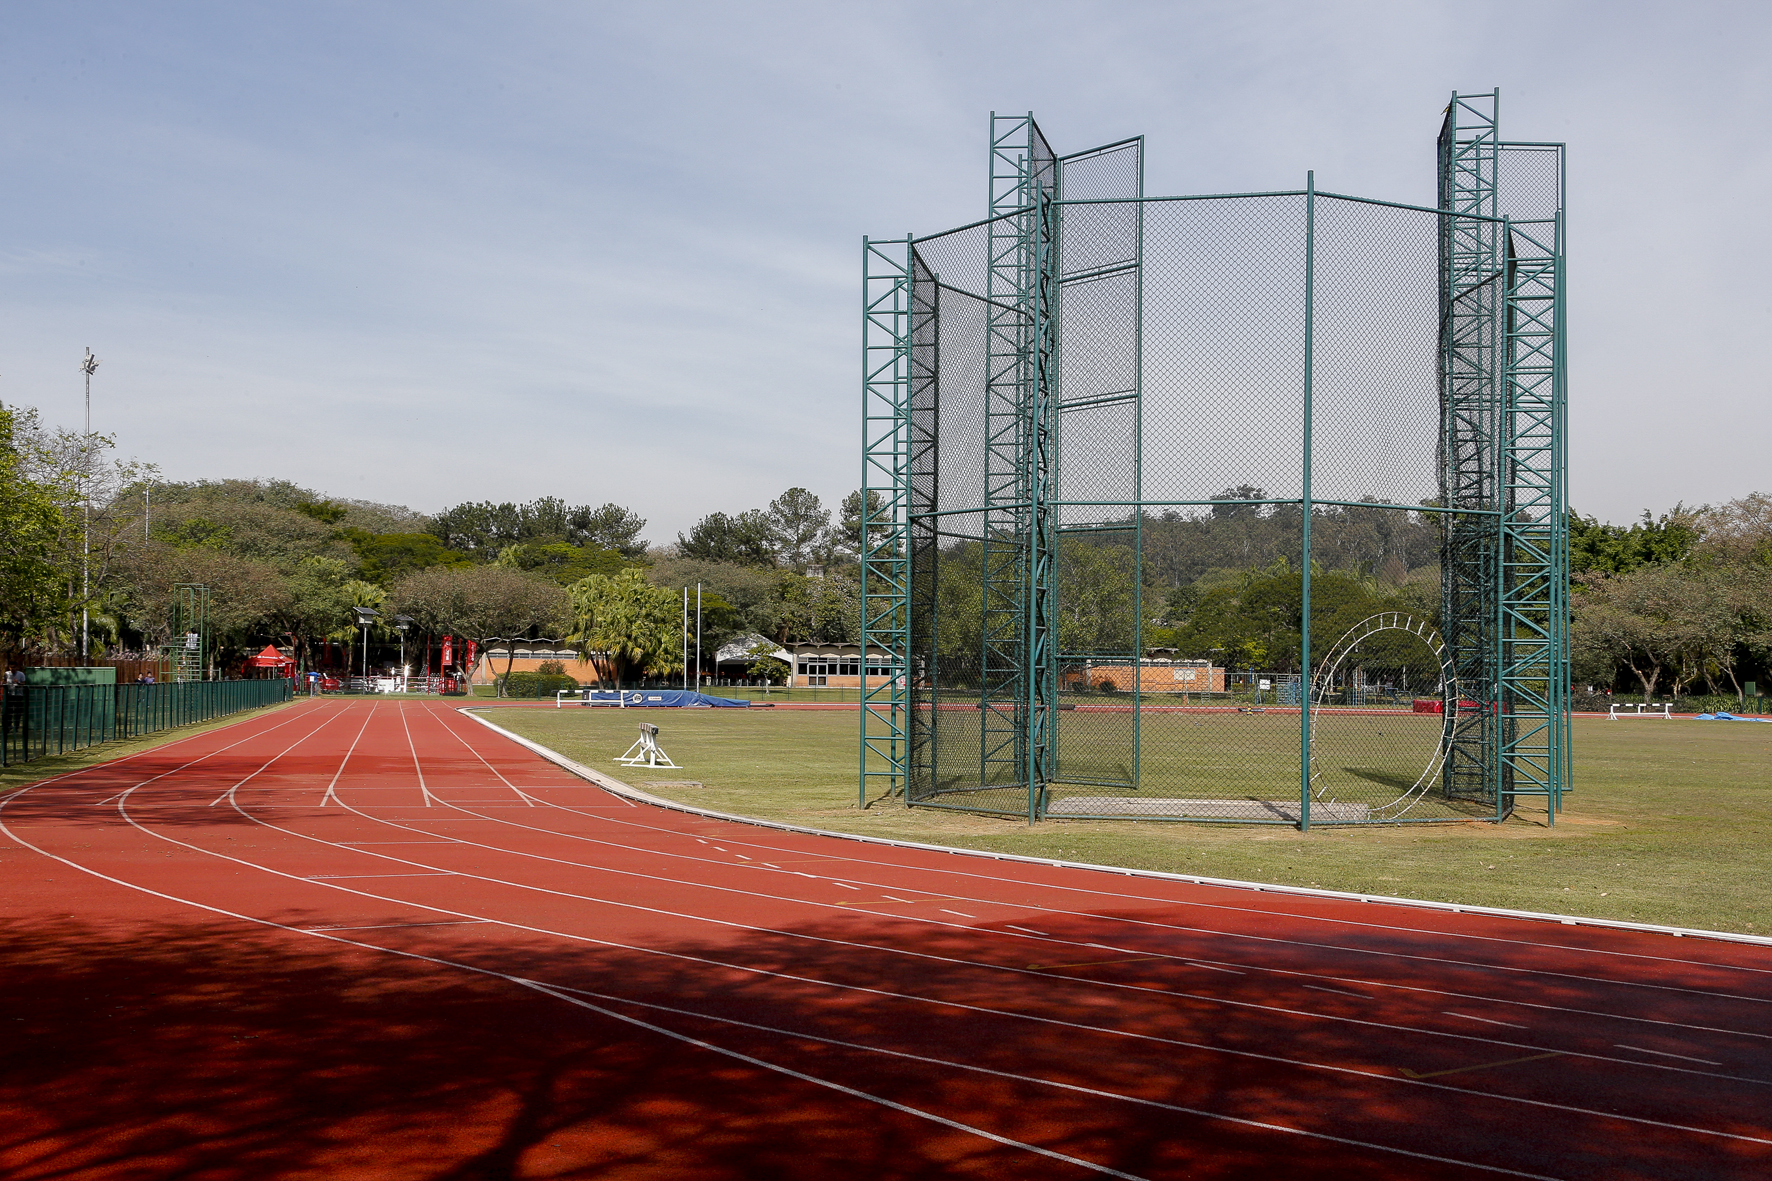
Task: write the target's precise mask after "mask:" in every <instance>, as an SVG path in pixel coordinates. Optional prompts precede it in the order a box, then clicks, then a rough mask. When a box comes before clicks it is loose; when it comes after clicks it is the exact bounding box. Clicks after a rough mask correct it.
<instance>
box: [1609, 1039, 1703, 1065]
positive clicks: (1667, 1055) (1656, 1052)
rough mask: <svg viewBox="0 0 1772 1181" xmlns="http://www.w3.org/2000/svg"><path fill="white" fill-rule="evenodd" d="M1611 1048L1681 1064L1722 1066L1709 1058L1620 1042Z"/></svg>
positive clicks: (1614, 1043)
mask: <svg viewBox="0 0 1772 1181" xmlns="http://www.w3.org/2000/svg"><path fill="white" fill-rule="evenodd" d="M1612 1046H1613V1048H1614V1049H1618V1050H1630V1051H1632V1052H1634V1053H1637V1054H1654V1055H1656V1056H1657V1057H1660V1058H1678V1059H1679V1060H1680V1061H1682V1062H1696V1063H1698V1064H1699V1065H1701V1066H1721V1065H1722V1063H1721V1062H1712V1061H1711V1060H1710V1059H1709V1058H1694V1057H1692V1056H1691V1055H1690V1054H1670V1053H1668V1052H1667V1051H1666V1050H1645V1049H1644V1048H1643V1047H1641V1046H1627V1045H1624V1044H1623V1043H1622V1042H1613V1043H1612Z"/></svg>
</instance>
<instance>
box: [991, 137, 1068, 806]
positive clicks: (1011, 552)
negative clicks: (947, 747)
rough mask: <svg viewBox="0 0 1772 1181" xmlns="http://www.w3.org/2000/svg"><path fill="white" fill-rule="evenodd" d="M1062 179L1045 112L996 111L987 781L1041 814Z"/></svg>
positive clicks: (1045, 747)
mask: <svg viewBox="0 0 1772 1181" xmlns="http://www.w3.org/2000/svg"><path fill="white" fill-rule="evenodd" d="M1056 186H1057V163H1056V161H1055V159H1054V158H1053V155H1052V152H1051V149H1050V148H1049V147H1047V146H1046V140H1045V137H1044V136H1043V135H1042V134H1041V133H1040V128H1039V125H1038V124H1037V123H1035V122H1034V117H1033V114H1032V113H1031V112H1030V113H1028V114H1025V115H999V114H997V113H996V112H995V111H993V112H991V125H990V217H991V221H990V223H989V229H988V242H989V247H988V249H989V272H988V274H987V276H986V280H985V295H986V298H987V300H988V301H989V302H988V303H987V304H986V306H985V321H986V323H985V341H986V344H985V348H986V358H985V365H986V372H985V473H984V527H983V535H984V540H983V557H982V570H983V582H984V585H983V588H982V593H983V600H982V602H983V613H984V626H983V628H982V636H981V650H980V653H979V686H978V708H979V723H980V724H979V752H978V758H979V782H980V783H981V784H998V785H1004V786H1008V785H1011V784H1017V783H1020V784H1025V785H1026V786H1027V788H1028V805H1027V807H1028V818H1029V819H1030V820H1031V819H1033V818H1034V816H1035V815H1036V814H1037V811H1038V808H1039V798H1040V789H1039V785H1040V784H1041V783H1042V782H1043V778H1044V777H1043V775H1042V774H1041V770H1042V768H1043V767H1045V765H1046V762H1047V756H1048V755H1049V744H1048V743H1047V742H1046V741H1045V739H1046V736H1047V724H1046V720H1045V718H1044V717H1043V716H1042V717H1040V718H1038V719H1036V716H1035V715H1036V714H1040V713H1042V710H1041V707H1040V705H1039V703H1040V702H1041V701H1043V699H1044V696H1045V695H1044V694H1043V693H1042V692H1041V681H1042V679H1043V677H1042V673H1041V668H1042V664H1041V657H1040V656H1037V655H1036V648H1037V646H1038V642H1039V641H1038V638H1037V633H1042V632H1043V631H1044V630H1045V623H1046V621H1048V620H1049V619H1050V616H1049V615H1048V614H1046V613H1045V611H1044V607H1045V606H1046V604H1045V603H1044V602H1043V601H1042V599H1041V594H1042V591H1043V590H1048V591H1049V589H1050V575H1051V563H1050V555H1049V553H1048V554H1044V556H1043V552H1044V551H1045V550H1046V548H1047V546H1046V541H1047V538H1046V535H1045V533H1044V532H1043V530H1042V524H1043V523H1044V522H1043V521H1042V520H1041V519H1039V518H1040V517H1041V515H1042V514H1040V513H1039V512H1038V510H1037V509H1036V506H1037V505H1040V504H1041V502H1042V500H1041V493H1042V492H1043V491H1044V488H1043V486H1042V482H1043V478H1044V476H1045V474H1046V471H1047V470H1048V469H1047V467H1046V465H1045V464H1044V462H1043V460H1044V458H1045V452H1044V449H1043V448H1042V447H1041V446H1040V440H1041V436H1042V434H1043V431H1042V429H1041V428H1040V427H1039V426H1038V425H1036V424H1039V423H1040V422H1042V419H1041V418H1040V413H1041V408H1040V407H1038V406H1037V405H1036V397H1037V387H1038V385H1039V383H1040V382H1042V381H1044V380H1046V378H1047V374H1048V368H1047V367H1046V366H1045V365H1044V364H1043V362H1042V357H1041V356H1040V355H1039V354H1040V353H1041V351H1042V346H1043V345H1044V344H1045V343H1046V338H1048V337H1050V336H1051V335H1053V334H1052V333H1051V332H1047V331H1045V330H1044V328H1043V326H1042V324H1041V323H1040V320H1039V314H1040V307H1039V306H1038V305H1039V303H1040V292H1041V288H1042V284H1041V281H1040V279H1039V278H1038V277H1037V276H1038V275H1039V274H1040V273H1041V271H1042V270H1043V269H1044V268H1045V267H1046V265H1047V264H1048V262H1049V259H1048V255H1049V254H1051V255H1052V257H1053V258H1055V257H1056V253H1055V251H1049V250H1048V249H1047V243H1048V242H1049V234H1050V231H1051V224H1050V223H1051V218H1052V210H1051V208H1050V198H1051V197H1052V196H1053V194H1054V190H1055V188H1056ZM1048 324H1049V321H1048ZM1042 579H1044V580H1045V581H1044V583H1042ZM1054 683H1056V681H1055V680H1054Z"/></svg>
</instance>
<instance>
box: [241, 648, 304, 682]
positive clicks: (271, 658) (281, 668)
mask: <svg viewBox="0 0 1772 1181" xmlns="http://www.w3.org/2000/svg"><path fill="white" fill-rule="evenodd" d="M267 670H268V671H267ZM240 673H241V675H242V676H245V677H293V676H294V675H295V657H293V656H285V655H283V653H281V652H279V651H277V649H276V648H275V647H274V646H273V645H271V644H266V645H265V650H264V651H263V652H260V653H259V654H258V655H257V656H249V657H247V659H246V662H245V664H244V665H242V666H241V669H240Z"/></svg>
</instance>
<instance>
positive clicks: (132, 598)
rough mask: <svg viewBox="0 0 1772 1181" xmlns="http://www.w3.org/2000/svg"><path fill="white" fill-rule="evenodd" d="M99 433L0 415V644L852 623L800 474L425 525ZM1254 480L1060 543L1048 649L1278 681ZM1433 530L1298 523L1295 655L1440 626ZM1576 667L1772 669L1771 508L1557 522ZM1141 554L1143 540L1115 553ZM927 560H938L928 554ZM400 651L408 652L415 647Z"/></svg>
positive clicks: (848, 574)
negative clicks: (181, 604) (660, 512)
mask: <svg viewBox="0 0 1772 1181" xmlns="http://www.w3.org/2000/svg"><path fill="white" fill-rule="evenodd" d="M115 452H116V444H115V440H114V439H113V438H111V437H110V436H106V435H101V434H91V435H86V434H81V433H78V432H72V431H67V430H55V429H51V428H48V427H46V426H44V425H43V423H42V422H41V421H40V420H39V418H38V416H37V414H36V413H35V412H34V411H32V410H29V409H25V408H18V407H12V408H8V407H5V406H0V659H4V660H5V661H6V662H7V663H9V664H16V663H20V662H24V661H29V660H31V659H39V658H45V657H51V658H58V659H64V660H65V659H68V658H70V657H72V656H74V655H76V654H77V653H78V652H79V645H80V636H81V618H82V612H84V613H85V618H86V621H87V622H86V628H87V633H88V642H89V646H90V650H91V653H92V654H93V655H94V656H120V655H135V654H146V653H152V652H154V651H155V650H157V649H158V647H159V646H160V645H162V644H166V643H168V642H170V641H171V640H172V639H173V636H174V632H175V630H176V628H177V627H178V625H179V621H178V618H177V594H176V588H177V586H178V585H179V584H184V583H198V584H202V585H206V586H208V587H210V590H211V599H210V601H211V604H212V606H211V612H212V614H211V620H210V623H211V628H212V636H213V641H214V643H213V654H214V657H215V664H216V667H217V668H218V669H222V670H226V669H229V668H233V667H238V662H239V661H240V660H241V659H242V658H244V657H245V656H247V655H250V654H251V653H252V652H255V651H257V650H258V649H259V648H262V647H263V646H264V645H265V644H267V643H270V644H275V645H277V646H279V647H283V648H286V649H289V650H291V651H292V652H293V654H294V655H295V657H296V659H297V661H298V663H299V665H300V666H301V667H303V668H308V667H319V666H320V665H322V664H324V663H325V662H326V661H327V659H328V654H329V653H330V654H331V659H332V660H333V661H334V662H335V663H336V662H338V661H339V659H340V656H341V654H342V657H343V659H344V661H345V662H346V663H349V664H350V665H352V666H359V665H360V664H361V658H362V652H361V650H360V648H358V647H357V645H359V644H360V642H361V633H360V630H359V629H358V627H357V626H356V620H357V612H356V610H355V609H356V608H360V607H368V608H371V609H372V610H374V611H376V612H378V613H379V617H380V622H379V624H378V625H377V627H378V630H372V632H371V635H370V641H371V644H372V645H374V646H375V647H376V649H377V652H379V653H381V654H383V655H384V656H385V655H386V653H387V649H388V647H389V646H390V645H391V644H392V642H393V640H394V633H393V631H392V630H391V626H390V625H391V623H392V621H393V619H394V617H395V616H405V617H407V618H408V619H409V620H410V629H409V631H408V636H409V639H410V641H411V643H412V644H422V643H424V642H425V641H426V640H427V639H429V640H435V639H436V638H437V637H440V636H443V635H456V636H459V637H462V638H465V639H473V640H476V641H480V642H482V643H484V642H485V641H487V640H490V639H492V638H495V637H496V638H511V637H530V638H537V637H543V636H545V637H548V638H550V639H556V640H563V641H566V642H569V643H573V644H576V645H578V646H580V647H581V648H582V649H584V650H586V651H595V652H599V653H604V654H606V661H607V663H608V664H609V665H610V666H612V671H614V672H615V674H616V675H619V676H621V677H623V678H624V679H626V678H633V677H644V676H653V677H657V676H671V675H675V674H676V673H679V672H681V671H682V667H681V666H682V634H681V630H680V622H679V621H680V612H681V603H682V600H681V593H682V591H681V588H683V587H686V586H687V587H694V586H697V585H699V586H700V587H701V589H702V597H701V602H702V640H703V647H702V651H701V653H700V663H701V666H702V667H703V668H704V669H711V667H712V656H713V654H714V653H715V652H716V651H717V650H718V649H719V648H720V647H721V646H722V645H724V644H726V643H727V642H729V641H730V640H732V639H734V638H736V637H742V636H748V635H753V634H754V635H756V636H760V637H762V638H764V639H767V640H769V641H772V642H774V643H778V644H790V643H794V642H797V641H817V642H838V643H840V642H851V643H852V642H855V641H856V640H857V639H858V638H859V617H860V597H861V582H860V569H859V566H860V563H859V554H860V547H861V544H862V537H861V532H862V528H861V527H862V518H863V515H864V513H865V512H872V513H878V512H879V511H880V502H879V500H878V498H877V496H876V497H874V498H873V499H872V500H871V501H869V502H867V503H865V504H864V501H863V498H862V495H861V493H860V492H859V491H858V492H853V493H851V494H850V495H848V496H847V497H845V498H844V499H843V501H842V502H841V504H840V505H839V506H838V508H837V510H836V512H835V513H833V512H831V511H830V510H829V509H827V508H826V507H825V506H824V505H823V504H822V503H821V501H820V499H819V498H818V497H817V496H815V495H814V494H812V493H811V492H809V491H807V490H806V489H804V488H790V489H788V490H787V491H785V492H783V493H782V494H781V495H780V496H778V497H776V498H775V499H774V500H773V501H771V502H770V503H769V504H768V505H765V506H762V507H759V508H755V509H750V510H744V511H738V512H728V511H717V512H712V513H709V514H707V515H706V516H704V517H702V518H701V519H700V520H699V521H697V522H696V523H695V524H694V525H693V526H692V527H691V528H689V529H688V530H685V531H683V532H680V533H678V534H677V535H676V538H675V540H674V542H670V543H666V544H648V542H647V541H646V540H645V539H644V537H643V533H644V530H645V527H646V521H645V519H644V518H643V517H641V516H640V515H639V514H638V513H636V512H635V511H633V510H632V509H630V508H628V507H626V506H623V505H619V504H614V503H608V504H603V505H598V506H593V505H574V504H569V503H567V502H565V501H564V500H561V499H559V498H557V497H542V498H539V499H537V500H533V501H530V502H528V503H522V504H519V503H512V502H505V503H493V502H489V501H480V502H467V503H463V504H458V505H454V506H452V507H450V508H447V509H445V510H443V511H442V512H440V513H436V514H434V515H426V514H423V513H419V512H415V511H414V510H412V509H409V508H405V507H402V506H398V505H385V504H376V503H373V502H369V501H362V500H352V499H347V498H335V497H327V496H324V495H322V494H320V493H318V492H315V491H312V490H309V489H305V488H301V487H298V486H297V485H295V484H292V483H289V482H287V481H281V480H197V481H188V482H176V481H164V480H161V479H159V478H158V477H159V473H158V472H157V471H156V470H155V469H154V468H153V467H152V465H148V464H142V463H138V462H134V461H123V460H119V459H117V458H116V455H115ZM1265 498H1266V494H1265V492H1264V491H1263V490H1262V489H1261V488H1258V487H1252V486H1242V487H1238V488H1230V489H1226V490H1225V491H1224V492H1223V493H1222V494H1221V495H1220V496H1219V498H1218V500H1217V503H1214V504H1212V505H1210V506H1208V507H1205V508H1202V509H1198V510H1192V511H1180V510H1169V511H1160V512H1148V513H1146V514H1145V515H1144V516H1142V517H1128V518H1127V519H1126V520H1124V521H1123V522H1110V523H1109V524H1108V525H1106V526H1095V527H1092V528H1090V529H1088V530H1080V531H1068V532H1066V533H1065V534H1064V535H1063V537H1062V538H1061V542H1060V552H1059V561H1058V563H1057V577H1058V584H1059V586H1058V600H1059V611H1060V619H1059V629H1060V634H1059V646H1060V649H1061V650H1062V651H1064V652H1067V653H1073V654H1087V653H1096V654H1103V655H1111V654H1122V655H1131V654H1132V653H1134V652H1149V651H1152V650H1156V649H1163V650H1166V651H1170V652H1173V653H1174V654H1175V655H1177V656H1179V657H1183V658H1195V659H1208V660H1211V661H1213V662H1214V663H1217V664H1225V665H1229V666H1231V667H1238V668H1252V669H1261V670H1267V671H1274V672H1285V671H1296V669H1297V668H1298V667H1299V665H1300V662H1301V656H1302V651H1301V650H1302V638H1303V637H1302V627H1303V610H1302V606H1303V605H1302V581H1303V579H1302V572H1301V562H1302V532H1303V519H1302V514H1301V510H1300V508H1299V506H1297V505H1286V504H1280V505H1272V504H1267V503H1264V501H1265ZM1437 522H1438V518H1437V516H1436V515H1435V514H1433V513H1431V512H1420V511H1416V510H1414V509H1412V508H1410V507H1408V506H1401V505H1389V504H1379V503H1376V502H1374V503H1370V504H1364V505H1342V506H1319V507H1318V508H1317V509H1316V510H1315V511H1314V512H1313V515H1312V518H1311V537H1312V545H1311V551H1312V596H1313V612H1312V629H1313V630H1312V635H1311V647H1312V651H1313V652H1323V651H1326V650H1327V649H1328V648H1329V647H1330V646H1331V645H1333V644H1334V642H1335V641H1336V639H1337V638H1338V637H1339V636H1340V635H1341V634H1342V633H1343V632H1344V631H1345V629H1346V626H1349V625H1351V623H1353V622H1358V620H1359V619H1360V618H1364V617H1365V616H1366V615H1369V614H1373V613H1376V612H1378V611H1382V610H1404V611H1407V612H1408V613H1410V614H1413V615H1416V616H1418V617H1420V618H1423V619H1426V620H1427V621H1429V622H1430V623H1432V624H1433V625H1435V626H1438V625H1439V622H1440V620H1439V613H1440V569H1439V557H1440V544H1441V536H1440V530H1439V526H1438V523H1437ZM1569 532H1570V550H1571V569H1572V576H1573V583H1572V587H1571V615H1572V627H1571V637H1572V656H1573V667H1572V679H1573V680H1574V682H1575V683H1576V685H1577V686H1578V687H1580V688H1585V687H1586V686H1588V685H1593V686H1595V687H1596V689H1621V690H1632V691H1640V692H1642V693H1643V694H1645V695H1646V696H1650V697H1653V696H1656V695H1657V694H1683V693H1690V692H1694V691H1696V690H1699V689H1702V690H1704V691H1707V692H1711V693H1725V692H1726V693H1738V692H1740V691H1741V689H1742V688H1743V687H1744V684H1745V683H1746V682H1747V681H1750V680H1755V681H1758V682H1760V683H1761V684H1762V685H1763V684H1764V683H1765V681H1766V680H1767V678H1768V671H1769V669H1772V618H1769V613H1768V602H1769V600H1772V497H1769V496H1767V495H1766V494H1762V493H1755V494H1752V495H1750V496H1747V497H1743V498H1740V499H1738V500H1734V501H1730V502H1728V503H1727V504H1724V505H1720V506H1707V507H1703V508H1698V509H1687V508H1685V507H1683V506H1682V507H1676V508H1675V509H1674V510H1673V511H1672V512H1670V513H1667V514H1664V515H1663V516H1661V517H1659V518H1652V517H1651V516H1649V514H1645V515H1644V519H1643V520H1642V521H1639V522H1636V523H1634V524H1631V525H1628V526H1615V525H1608V524H1604V523H1601V522H1599V521H1596V520H1594V519H1592V518H1585V517H1581V516H1577V515H1571V517H1570V519H1569ZM1135 544H1136V546H1137V549H1136V551H1135V549H1134V546H1135ZM925 545H926V548H925V549H924V551H923V553H924V555H925V557H924V559H923V564H922V566H921V567H920V568H921V569H923V570H925V571H927V572H928V576H927V577H926V578H925V579H924V581H923V583H922V584H920V586H919V588H918V590H917V594H918V595H920V596H922V598H923V601H924V602H925V603H927V604H933V605H934V606H935V607H936V608H937V609H938V613H939V618H940V619H941V620H942V621H943V622H942V630H941V633H940V634H939V635H938V636H935V637H932V638H930V639H929V641H928V642H929V643H930V644H932V645H934V646H935V648H937V649H940V655H941V658H942V659H943V660H944V661H945V662H946V666H947V667H948V668H949V669H950V670H951V671H952V670H961V671H960V672H959V673H958V675H962V676H963V675H964V672H963V670H964V668H965V667H966V662H967V661H968V660H974V661H975V660H976V654H977V653H978V651H979V649H980V638H981V636H982V628H983V626H984V621H983V598H982V591H981V585H982V562H983V560H984V559H983V547H982V544H981V543H980V541H979V540H978V539H977V538H976V537H969V536H962V535H958V534H949V535H942V536H938V537H933V538H930V539H929V540H928V541H927V542H926V543H925ZM930 557H933V558H934V560H933V561H930V560H929V558H930ZM411 650H412V648H411V644H409V652H410V651H411Z"/></svg>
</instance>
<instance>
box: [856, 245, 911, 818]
mask: <svg viewBox="0 0 1772 1181" xmlns="http://www.w3.org/2000/svg"><path fill="white" fill-rule="evenodd" d="M891 248H902V254H900V252H899V250H898V249H891ZM911 259H912V249H911V242H910V235H909V234H907V235H905V236H904V237H903V238H898V239H888V240H884V241H881V240H870V239H866V238H864V239H863V240H862V494H861V495H862V514H861V516H862V526H861V649H862V651H861V660H862V669H863V672H862V690H861V710H860V711H859V712H860V731H861V732H860V742H859V748H860V749H859V752H858V757H859V763H860V766H859V776H858V780H859V782H858V784H857V793H858V803H859V806H861V807H864V808H865V807H866V806H867V802H868V785H869V783H870V781H875V780H877V781H880V782H883V783H884V785H885V794H886V795H887V796H891V795H895V794H897V795H903V796H905V797H906V798H907V802H908V792H907V790H906V789H907V785H908V774H909V767H908V753H909V746H908V734H907V730H908V726H909V708H908V706H909V701H908V696H907V695H908V693H909V686H910V677H911V671H912V670H911V668H910V659H909V655H910V629H909V619H908V612H909V590H910V548H909V544H908V541H909V538H908V530H909V522H908V519H907V512H906V509H907V495H908V488H907V483H908V481H907V478H906V462H907V448H908V438H907V436H908V419H909V386H910V374H909V351H910V314H911V302H910V301H911V291H910V284H911ZM873 492H878V493H880V498H879V499H880V507H879V511H878V512H877V513H876V512H875V511H873V509H872V507H871V505H870V500H871V497H870V493H873ZM870 651H881V652H884V653H885V654H886V657H887V659H886V660H885V661H883V662H882V663H884V664H885V665H886V666H887V669H888V675H887V677H886V683H885V684H884V685H873V686H870V685H868V684H867V674H866V668H867V662H868V654H869V652H870Z"/></svg>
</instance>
